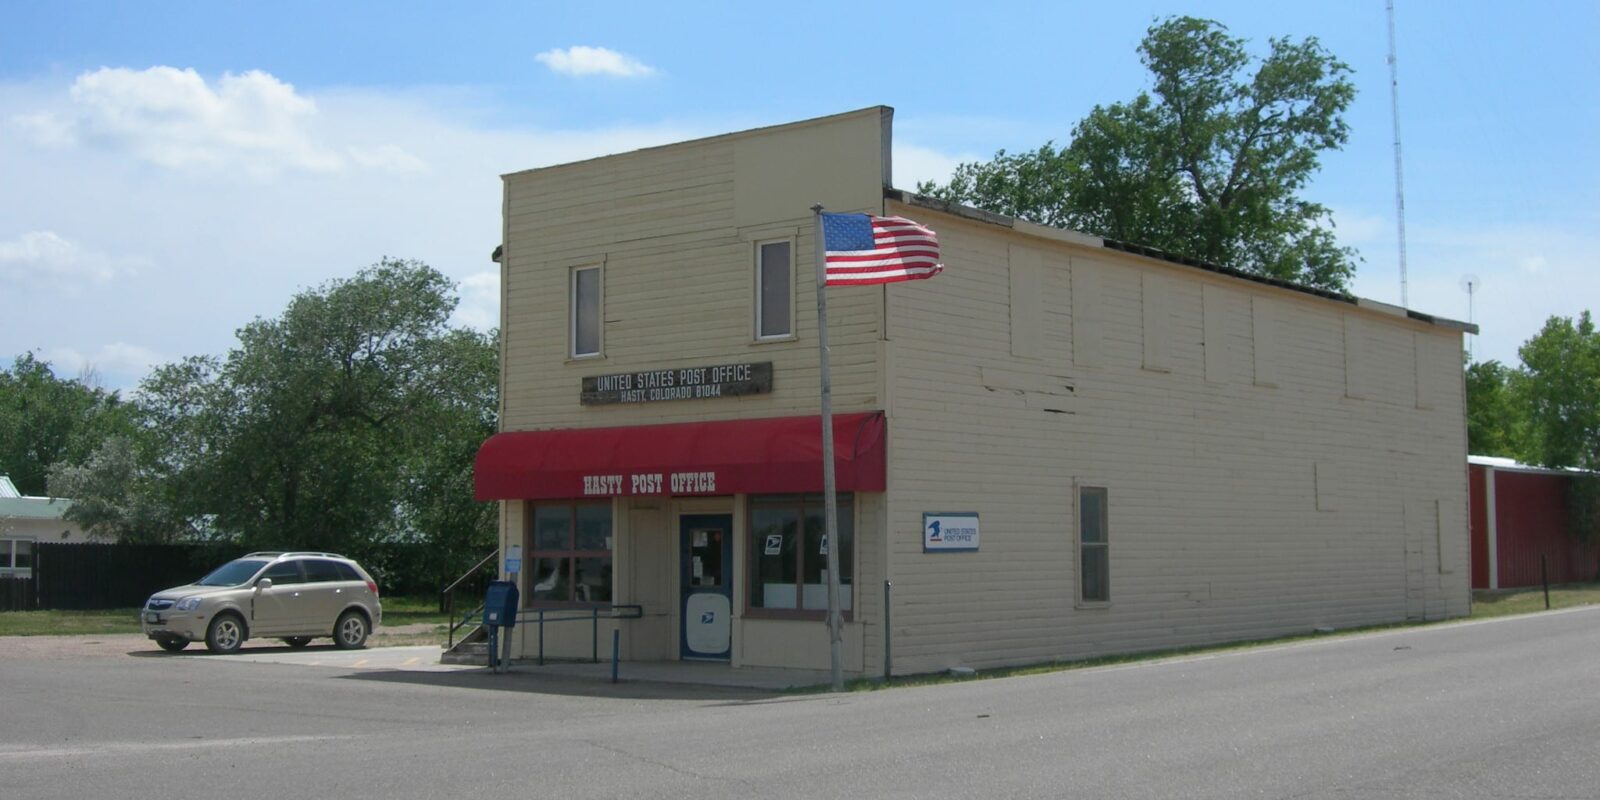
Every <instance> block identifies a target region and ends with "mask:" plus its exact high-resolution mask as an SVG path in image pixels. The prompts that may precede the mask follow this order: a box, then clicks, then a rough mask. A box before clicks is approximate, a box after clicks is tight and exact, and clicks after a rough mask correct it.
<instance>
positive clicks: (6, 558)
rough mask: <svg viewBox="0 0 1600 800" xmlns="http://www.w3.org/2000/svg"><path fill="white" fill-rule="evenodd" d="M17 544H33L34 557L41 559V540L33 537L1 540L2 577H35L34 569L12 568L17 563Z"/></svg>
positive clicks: (0, 566) (0, 560)
mask: <svg viewBox="0 0 1600 800" xmlns="http://www.w3.org/2000/svg"><path fill="white" fill-rule="evenodd" d="M17 542H29V543H31V544H33V557H34V558H36V559H37V558H38V557H39V540H38V539H36V538H34V537H32V536H6V537H3V538H0V575H13V576H16V577H19V578H31V577H33V568H32V567H17V566H12V565H14V564H16V563H17Z"/></svg>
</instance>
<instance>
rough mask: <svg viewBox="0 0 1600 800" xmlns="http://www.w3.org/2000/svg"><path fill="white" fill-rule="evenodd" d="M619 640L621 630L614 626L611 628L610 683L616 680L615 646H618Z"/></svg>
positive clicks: (620, 639) (620, 638)
mask: <svg viewBox="0 0 1600 800" xmlns="http://www.w3.org/2000/svg"><path fill="white" fill-rule="evenodd" d="M621 641H622V631H621V630H620V629H615V628H614V629H612V631H611V682H612V683H616V682H617V647H618V644H619V643H620V642H621Z"/></svg>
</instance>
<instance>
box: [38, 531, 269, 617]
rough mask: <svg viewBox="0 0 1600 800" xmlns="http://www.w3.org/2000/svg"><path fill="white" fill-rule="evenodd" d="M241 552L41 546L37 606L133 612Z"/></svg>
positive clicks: (188, 547)
mask: <svg viewBox="0 0 1600 800" xmlns="http://www.w3.org/2000/svg"><path fill="white" fill-rule="evenodd" d="M243 552H244V551H243V550H241V549H240V548H238V547H228V546H218V545H164V544H56V543H49V544H46V543H40V544H39V545H37V546H36V547H35V548H34V556H33V579H34V581H35V583H36V584H37V586H36V588H35V592H36V596H37V598H38V607H39V608H50V609H94V608H136V607H138V606H142V605H144V601H145V600H146V599H147V598H149V597H150V595H152V594H155V593H156V592H159V591H161V590H162V589H167V588H170V587H173V586H181V585H183V584H185V583H193V582H194V581H195V580H197V579H199V578H200V576H202V575H205V574H206V573H207V572H210V571H211V570H212V569H215V568H216V567H217V566H218V565H220V564H222V563H224V562H226V561H229V560H231V559H234V558H238V557H239V556H240V555H243Z"/></svg>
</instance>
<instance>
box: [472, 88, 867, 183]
mask: <svg viewBox="0 0 1600 800" xmlns="http://www.w3.org/2000/svg"><path fill="white" fill-rule="evenodd" d="M885 112H887V113H889V114H893V113H894V107H893V106H887V105H883V104H882V103H880V104H878V105H874V106H866V107H865V108H857V109H854V110H851V111H844V112H840V113H838V114H828V115H825V116H821V117H811V118H810V119H801V120H795V121H794V122H780V123H777V124H775V125H759V126H756V127H754V128H746V129H744V130H742V131H730V132H728V133H716V134H712V135H710V136H701V137H698V138H695V139H684V140H683V141H679V142H667V143H665V144H654V145H650V146H648V147H635V148H634V149H632V150H623V151H620V152H616V153H606V154H605V155H598V156H594V157H592V158H580V159H578V160H577V161H564V162H562V163H560V164H546V165H545V166H542V167H528V168H527V169H519V170H513V171H511V172H502V173H500V179H501V180H502V181H503V180H505V179H506V178H512V177H516V176H518V175H528V174H531V173H535V172H546V171H548V170H553V169H561V168H562V167H570V166H573V165H576V164H587V163H589V162H591V161H600V160H602V159H606V158H616V157H618V156H627V155H633V154H634V153H648V152H651V151H653V150H665V149H667V148H669V147H693V146H697V145H703V144H705V143H707V142H714V141H717V140H718V139H733V138H738V137H742V136H750V135H752V134H758V133H768V132H770V131H776V130H783V129H785V128H804V127H807V126H810V125H820V124H823V123H827V122H834V121H837V120H841V119H848V118H850V117H857V116H863V115H866V114H877V115H878V116H879V117H880V118H881V117H882V116H883V115H884V114H885Z"/></svg>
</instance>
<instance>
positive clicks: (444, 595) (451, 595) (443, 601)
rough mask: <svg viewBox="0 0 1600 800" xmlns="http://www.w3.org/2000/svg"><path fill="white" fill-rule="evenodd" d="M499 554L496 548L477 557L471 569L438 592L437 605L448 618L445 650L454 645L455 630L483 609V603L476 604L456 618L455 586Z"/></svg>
mask: <svg viewBox="0 0 1600 800" xmlns="http://www.w3.org/2000/svg"><path fill="white" fill-rule="evenodd" d="M499 556H500V550H499V549H498V548H496V549H495V550H494V551H493V552H491V553H489V555H486V556H484V557H483V558H481V559H479V560H478V563H476V564H473V565H472V568H471V569H469V570H467V571H466V572H464V573H462V574H461V577H459V578H456V579H455V580H454V581H453V582H451V584H450V585H449V586H446V587H444V590H443V591H441V592H439V605H440V606H442V608H441V610H442V611H444V613H445V617H446V618H447V619H449V620H450V634H449V637H448V643H447V644H445V646H444V648H445V649H446V650H449V649H452V648H454V647H455V646H456V631H458V630H461V629H462V628H463V627H465V626H466V625H467V623H468V621H469V620H471V619H472V618H473V616H475V615H477V614H478V613H480V612H482V611H483V604H482V603H480V604H478V608H477V609H476V610H474V611H473V612H472V613H471V614H468V615H467V616H465V617H463V618H462V619H459V620H458V619H456V587H457V586H460V585H461V584H462V583H464V582H465V581H466V580H467V579H468V578H471V577H473V576H474V575H477V574H478V570H480V569H483V565H484V564H487V563H489V562H490V561H493V560H494V559H496V558H498V557H499Z"/></svg>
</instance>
